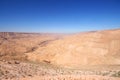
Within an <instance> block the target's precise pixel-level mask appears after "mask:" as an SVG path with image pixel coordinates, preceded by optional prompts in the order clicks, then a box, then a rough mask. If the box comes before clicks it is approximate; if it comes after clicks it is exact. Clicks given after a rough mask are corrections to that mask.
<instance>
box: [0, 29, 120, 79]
mask: <svg viewBox="0 0 120 80" xmlns="http://www.w3.org/2000/svg"><path fill="white" fill-rule="evenodd" d="M0 80H120V29H111V30H101V31H88V32H80V33H72V34H59V33H17V32H0Z"/></svg>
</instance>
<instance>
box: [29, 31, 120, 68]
mask: <svg viewBox="0 0 120 80" xmlns="http://www.w3.org/2000/svg"><path fill="white" fill-rule="evenodd" d="M27 56H28V59H29V60H33V61H48V62H50V63H51V64H56V65H62V66H69V67H70V66H71V67H79V66H81V65H114V64H116V65H118V64H120V30H119V29H118V30H104V31H96V32H85V33H78V34H73V35H69V36H65V37H63V38H62V39H59V40H55V41H52V42H50V43H48V44H47V45H46V46H43V47H39V48H38V49H37V50H36V51H35V52H34V53H29V54H27Z"/></svg>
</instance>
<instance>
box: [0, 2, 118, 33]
mask: <svg viewBox="0 0 120 80" xmlns="http://www.w3.org/2000/svg"><path fill="white" fill-rule="evenodd" d="M115 28H120V0H0V31H1V32H2V31H9V32H11V31H14V32H61V33H68V32H81V31H89V30H103V29H115Z"/></svg>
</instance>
